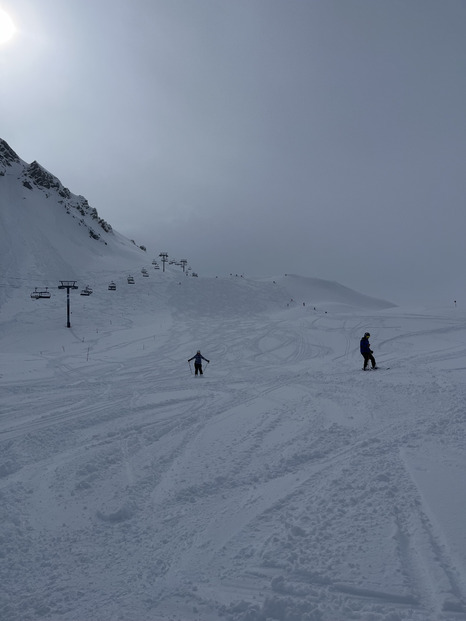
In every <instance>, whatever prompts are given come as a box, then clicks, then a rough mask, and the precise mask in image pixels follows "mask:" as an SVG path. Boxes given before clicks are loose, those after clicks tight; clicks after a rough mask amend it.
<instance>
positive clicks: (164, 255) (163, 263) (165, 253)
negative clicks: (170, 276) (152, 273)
mask: <svg viewBox="0 0 466 621" xmlns="http://www.w3.org/2000/svg"><path fill="white" fill-rule="evenodd" d="M159 257H160V258H161V259H162V266H163V271H165V263H166V262H167V261H168V253H167V252H161V253H160V254H159Z"/></svg>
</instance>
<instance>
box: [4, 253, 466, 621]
mask: <svg viewBox="0 0 466 621" xmlns="http://www.w3.org/2000/svg"><path fill="white" fill-rule="evenodd" d="M73 264H74V262H73ZM142 266H143V263H141V267H142ZM26 267H27V266H26ZM147 267H148V269H149V274H150V275H149V278H143V277H142V275H141V273H140V271H139V270H136V271H135V273H134V276H135V280H136V282H135V284H134V285H128V284H127V282H126V275H127V272H128V263H127V261H126V258H125V257H123V258H122V259H121V260H117V259H115V261H114V262H113V265H112V269H113V270H114V272H113V274H112V278H114V279H115V282H116V284H117V290H116V291H108V289H107V282H108V274H107V273H105V272H102V271H101V269H100V267H99V268H98V269H96V270H95V271H94V272H92V270H90V271H88V273H87V274H86V278H88V279H89V281H90V282H89V284H91V286H93V288H94V293H93V294H92V295H91V296H90V297H83V296H80V295H79V291H78V292H75V293H72V299H71V308H72V319H71V324H72V326H71V328H70V329H67V328H66V327H65V319H66V317H65V293H64V292H62V291H58V290H53V294H52V297H51V299H50V300H37V301H35V300H31V299H29V290H27V289H26V288H25V287H22V288H17V289H14V290H12V292H11V295H10V297H9V299H8V302H6V303H5V304H4V305H3V306H2V308H1V309H0V313H1V314H0V319H1V323H0V393H1V395H2V400H1V416H0V443H1V444H0V447H1V451H0V497H1V503H0V512H1V519H0V542H1V544H0V550H1V557H2V558H1V563H0V580H1V584H2V589H1V591H0V619H2V620H5V621H24V620H26V619H47V620H53V621H57V620H63V621H71V620H73V621H77V620H84V619H86V620H87V619H92V620H96V621H114V620H116V619H120V620H125V621H143V620H144V621H175V620H177V621H194V620H201V621H214V620H215V621H216V620H220V619H222V620H225V621H252V620H257V621H259V620H260V621H265V620H266V619H267V620H270V619H278V620H280V621H292V620H293V621H316V620H319V621H347V620H352V619H357V620H360V621H404V620H408V619H409V620H410V621H413V620H414V621H453V620H455V621H458V620H460V619H466V536H465V530H464V526H463V524H464V514H465V510H466V494H465V490H464V481H463V479H464V472H465V466H466V463H465V462H466V457H465V455H466V453H465V440H464V438H465V426H466V415H465V408H464V402H465V396H466V395H465V393H466V389H465V384H464V374H465V370H466V346H465V345H464V343H466V321H465V320H466V313H465V312H464V311H463V310H461V309H457V308H439V309H425V308H419V309H402V308H395V307H393V306H391V305H390V304H388V303H383V302H381V301H378V300H373V299H370V298H367V297H365V296H360V295H359V294H357V293H355V292H351V291H349V290H346V289H345V288H341V287H340V286H339V285H336V284H335V283H325V282H322V281H318V280H316V279H305V278H300V277H297V276H286V277H285V276H284V277H281V278H277V279H274V280H273V279H270V280H254V279H248V278H236V277H231V278H230V277H229V278H216V279H205V278H202V277H200V278H188V277H186V276H184V275H183V274H182V272H181V270H179V269H178V270H175V269H174V268H170V269H169V271H167V273H165V274H162V273H161V271H158V272H156V271H155V270H153V269H152V268H151V267H150V264H149V266H147ZM79 284H80V285H84V284H87V282H80V283H79ZM366 330H369V331H370V332H371V334H372V337H371V343H372V345H373V348H374V351H375V355H376V358H377V361H378V363H379V365H380V366H381V367H382V369H381V370H380V371H370V372H366V373H363V372H362V371H361V357H360V354H359V353H358V344H359V338H360V337H361V335H362V334H363V333H364V332H365V331H366ZM199 348H200V349H201V350H202V352H203V354H204V355H205V356H206V358H208V359H209V360H210V364H208V365H206V366H205V370H206V373H205V376H204V377H202V378H200V377H195V376H193V375H192V367H191V366H190V365H189V364H188V358H189V357H191V356H192V355H193V354H194V353H195V351H196V350H197V349H199ZM387 367H390V370H383V369H386V368H387Z"/></svg>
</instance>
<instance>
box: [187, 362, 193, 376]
mask: <svg viewBox="0 0 466 621" xmlns="http://www.w3.org/2000/svg"><path fill="white" fill-rule="evenodd" d="M188 364H189V370H190V371H191V375H192V374H193V370H192V368H191V363H190V362H189V360H188Z"/></svg>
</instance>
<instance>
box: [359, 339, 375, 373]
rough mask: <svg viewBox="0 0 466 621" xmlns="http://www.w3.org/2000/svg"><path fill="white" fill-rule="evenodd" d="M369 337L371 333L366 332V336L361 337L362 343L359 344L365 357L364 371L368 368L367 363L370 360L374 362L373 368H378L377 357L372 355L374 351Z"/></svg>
mask: <svg viewBox="0 0 466 621" xmlns="http://www.w3.org/2000/svg"><path fill="white" fill-rule="evenodd" d="M369 337H370V333H369V332H366V333H365V334H364V336H363V337H362V339H361V343H360V345H359V349H360V351H361V355H362V356H363V358H364V366H363V369H362V370H363V371H365V370H366V368H367V363H368V362H369V360H370V361H371V364H372V368H373V369H377V368H378V367H377V365H376V363H375V358H374V356H373V355H372V354H373V353H374V352H373V351H372V349H371V344H370V343H369Z"/></svg>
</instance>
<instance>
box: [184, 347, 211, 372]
mask: <svg viewBox="0 0 466 621" xmlns="http://www.w3.org/2000/svg"><path fill="white" fill-rule="evenodd" d="M191 360H194V375H197V374H198V373H200V374H201V375H202V361H203V360H205V361H206V362H207V363H209V362H210V360H207V358H204V356H203V355H202V354H201V352H200V351H199V350H197V353H196V355H195V356H193V357H192V358H189V360H188V362H191Z"/></svg>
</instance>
